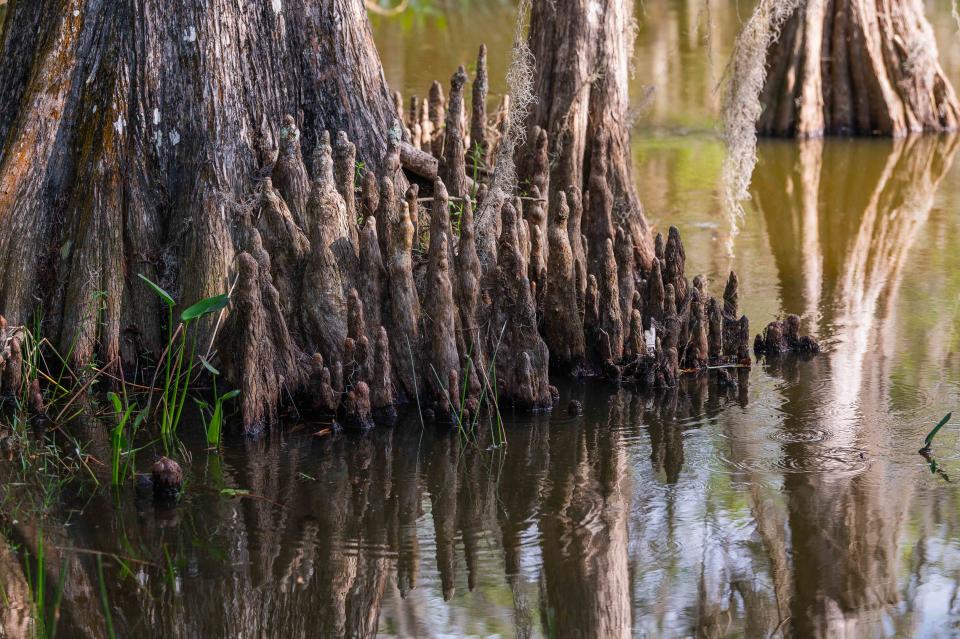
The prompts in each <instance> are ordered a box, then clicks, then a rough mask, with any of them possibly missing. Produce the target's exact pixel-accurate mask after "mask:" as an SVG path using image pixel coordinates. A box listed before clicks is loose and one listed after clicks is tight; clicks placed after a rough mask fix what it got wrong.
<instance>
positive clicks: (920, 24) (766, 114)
mask: <svg viewBox="0 0 960 639" xmlns="http://www.w3.org/2000/svg"><path fill="white" fill-rule="evenodd" d="M744 51H746V52H747V53H748V54H749V47H745V48H744ZM767 68H768V72H767V78H766V83H765V85H764V87H763V91H762V93H761V103H762V105H763V113H762V115H761V116H760V119H759V121H758V123H757V131H758V133H760V134H761V135H776V136H796V137H801V138H808V137H817V136H820V135H824V134H828V135H851V134H857V135H884V136H901V135H905V134H907V133H920V132H938V131H949V130H954V129H956V127H957V123H958V120H960V105H958V102H957V96H956V94H955V93H954V90H953V87H952V86H951V85H950V82H949V80H948V79H947V77H946V76H945V75H944V73H943V69H941V68H940V63H939V61H938V53H937V43H936V40H935V39H934V36H933V29H932V28H931V27H930V24H929V23H928V22H927V20H926V18H925V17H924V15H923V3H922V2H920V0H879V1H877V2H864V1H861V0H809V1H807V2H803V3H800V6H799V8H798V9H796V10H795V11H794V12H793V14H792V15H791V16H790V17H789V18H788V19H787V20H786V22H785V23H784V24H783V27H782V30H781V31H780V37H779V38H778V39H776V40H775V41H773V42H772V43H771V44H770V46H769V48H768V51H767Z"/></svg>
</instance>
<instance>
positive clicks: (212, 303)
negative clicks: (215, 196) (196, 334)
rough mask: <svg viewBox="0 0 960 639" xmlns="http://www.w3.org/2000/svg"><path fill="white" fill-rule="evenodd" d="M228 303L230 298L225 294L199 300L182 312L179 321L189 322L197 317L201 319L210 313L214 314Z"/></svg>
mask: <svg viewBox="0 0 960 639" xmlns="http://www.w3.org/2000/svg"><path fill="white" fill-rule="evenodd" d="M229 303H230V296H228V295H227V294H226V293H223V294H222V295H215V296H213V297H208V298H207V299H205V300H200V301H199V302H197V303H196V304H194V305H193V306H190V307H189V308H187V309H186V310H184V311H183V313H181V314H180V320H181V321H183V322H189V321H191V320H195V319H197V318H198V317H203V316H204V315H209V314H210V313H216V312H217V311H219V310H220V309H222V308H224V307H225V306H226V305H227V304H229Z"/></svg>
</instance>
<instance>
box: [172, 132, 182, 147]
mask: <svg viewBox="0 0 960 639" xmlns="http://www.w3.org/2000/svg"><path fill="white" fill-rule="evenodd" d="M170 144H171V145H173V146H177V145H178V144H180V132H179V131H177V130H176V129H171V130H170Z"/></svg>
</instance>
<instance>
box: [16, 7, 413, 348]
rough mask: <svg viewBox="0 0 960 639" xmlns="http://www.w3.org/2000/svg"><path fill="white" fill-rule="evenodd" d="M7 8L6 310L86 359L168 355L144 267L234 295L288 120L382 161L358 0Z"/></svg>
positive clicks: (187, 292)
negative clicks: (258, 201)
mask: <svg viewBox="0 0 960 639" xmlns="http://www.w3.org/2000/svg"><path fill="white" fill-rule="evenodd" d="M7 12H8V15H7V19H6V21H5V23H4V24H5V26H4V30H3V34H2V41H0V59H2V60H4V61H6V62H5V64H4V65H3V66H2V68H0V104H2V105H3V106H2V108H0V220H2V224H0V312H2V313H3V314H4V315H5V316H6V317H7V318H8V320H9V321H10V323H11V324H23V323H27V322H30V321H31V320H32V319H36V318H38V317H39V318H42V320H43V323H44V334H45V335H47V336H49V337H51V338H54V340H55V341H56V342H57V343H59V344H60V345H61V347H63V348H64V349H65V351H66V350H70V351H71V352H72V358H73V360H74V362H76V363H78V364H80V363H87V362H89V361H91V360H92V359H94V358H95V357H97V358H99V359H101V360H102V361H104V362H111V361H114V360H115V358H117V357H118V356H120V355H121V354H122V356H123V360H124V362H125V363H126V364H128V365H129V364H132V363H133V361H134V359H135V357H136V355H137V354H138V353H140V352H142V351H143V350H152V351H154V352H157V351H158V349H160V348H162V346H161V334H162V333H161V330H162V326H161V322H162V319H163V318H164V313H162V312H161V308H160V306H159V303H158V300H157V299H156V297H155V296H154V295H153V293H152V292H151V291H150V290H149V289H148V288H146V287H145V286H144V285H143V283H142V282H140V281H139V280H138V278H137V275H138V274H141V273H142V274H144V275H146V276H147V277H149V278H150V279H152V280H154V281H158V282H160V283H161V284H162V285H163V286H164V287H165V288H167V290H169V291H171V292H172V293H174V296H175V297H176V298H177V299H178V300H179V301H182V302H184V303H192V302H195V301H197V300H198V299H201V298H203V297H206V296H209V295H213V294H218V293H222V292H224V291H226V290H227V287H228V285H229V283H228V272H230V270H231V264H232V263H233V261H234V256H235V254H236V252H237V250H238V247H239V243H240V241H241V239H242V238H241V237H240V235H241V234H240V232H239V230H238V229H239V225H238V220H240V219H241V217H242V216H243V214H244V211H246V210H247V209H248V203H249V201H250V199H251V193H252V192H253V187H254V179H255V178H257V177H262V176H258V175H257V172H258V170H260V169H261V167H263V166H265V165H267V164H268V163H269V162H270V160H271V156H272V155H273V154H274V153H275V151H274V150H273V149H274V147H275V146H276V144H277V142H278V136H280V137H282V134H283V132H278V131H277V126H278V125H279V124H280V123H281V122H282V121H283V117H284V115H285V114H292V115H293V116H294V120H295V122H296V123H297V124H298V125H299V128H300V129H301V130H302V136H303V142H304V148H306V149H310V148H312V147H314V146H316V144H317V141H318V140H319V136H320V132H321V131H323V130H325V129H329V130H332V131H337V130H344V131H346V132H347V133H348V134H349V136H350V139H351V140H352V141H353V142H354V144H356V146H357V154H358V157H359V158H361V159H363V161H365V162H366V164H367V165H368V166H373V167H377V165H378V164H379V163H380V160H381V158H382V157H383V156H384V152H385V149H386V143H385V139H386V132H387V128H388V126H389V124H390V122H391V120H392V118H393V117H394V114H393V111H392V108H391V105H390V100H389V94H388V91H387V87H386V82H385V80H384V77H383V73H382V69H381V65H380V60H379V58H378V55H377V52H376V47H375V46H374V43H373V39H372V35H371V31H370V28H369V24H368V22H367V17H366V13H365V10H364V7H363V3H362V2H361V0H320V1H318V2H313V1H310V0H271V2H255V3H234V2H226V1H223V0H217V1H214V2H207V1H201V0H173V1H171V2H164V3H158V2H150V1H148V0H117V1H109V2H108V1H105V0H11V2H10V4H9V6H8V7H7ZM285 131H286V133H287V134H289V135H291V136H295V135H296V127H293V128H290V129H289V130H287V129H285ZM279 142H281V143H282V140H279ZM281 145H282V144H281ZM285 195H286V194H285ZM291 208H294V205H292V204H291ZM294 213H295V214H296V213H299V212H297V211H294ZM266 337H267V338H269V336H266Z"/></svg>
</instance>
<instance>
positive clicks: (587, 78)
mask: <svg viewBox="0 0 960 639" xmlns="http://www.w3.org/2000/svg"><path fill="white" fill-rule="evenodd" d="M632 7H633V3H632V2H626V0H602V1H601V2H590V1H588V0H570V1H568V2H534V3H533V6H532V10H531V17H530V36H529V41H530V49H531V51H532V52H533V56H534V59H535V64H536V71H535V73H536V75H535V81H534V89H535V93H536V95H537V97H538V100H537V102H536V104H535V106H534V108H533V113H532V120H531V124H532V125H536V126H539V127H540V128H541V129H542V130H544V131H546V132H547V139H548V141H549V152H548V159H549V166H550V170H549V181H548V185H549V202H550V206H551V208H552V209H553V208H555V207H556V206H558V200H559V197H558V195H559V193H560V192H561V191H567V190H569V189H570V188H571V187H576V188H577V189H579V190H581V191H586V190H587V189H588V186H589V178H590V171H591V165H590V163H591V155H592V149H593V148H594V146H595V145H596V144H597V143H598V141H600V140H601V139H602V140H604V144H605V145H606V147H607V149H606V151H605V153H604V154H605V156H606V164H607V167H608V169H607V182H608V184H609V186H610V190H611V192H612V195H613V215H614V221H615V223H616V224H618V225H622V226H624V227H625V228H627V229H629V230H630V234H631V235H632V240H633V248H634V251H635V254H636V261H637V265H638V266H640V267H641V268H642V269H644V270H648V269H649V268H650V263H651V260H652V259H653V243H652V238H651V237H650V234H649V230H648V227H647V222H646V219H645V218H644V215H643V206H642V205H641V203H640V198H639V197H637V192H636V189H635V188H634V184H633V179H632V177H631V166H632V159H631V155H630V116H629V113H628V110H629V94H628V87H629V82H628V80H629V75H630V55H631V53H632V44H633V41H632V40H633V39H632V33H633V14H632ZM530 139H531V141H532V142H535V139H534V136H531V138H530ZM524 173H525V172H524V171H523V166H522V165H521V171H520V178H521V181H522V180H523V179H524V178H525V177H528V178H529V173H530V171H527V172H526V173H527V175H525V174H524ZM522 186H523V184H522V183H521V187H522ZM541 190H542V188H541ZM584 212H585V216H586V217H585V219H584V227H585V228H589V226H590V224H591V222H590V216H589V208H587V207H585V208H584ZM544 235H546V233H544ZM574 253H575V254H576V250H574Z"/></svg>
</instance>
